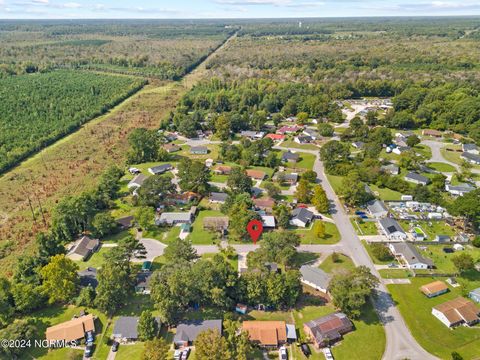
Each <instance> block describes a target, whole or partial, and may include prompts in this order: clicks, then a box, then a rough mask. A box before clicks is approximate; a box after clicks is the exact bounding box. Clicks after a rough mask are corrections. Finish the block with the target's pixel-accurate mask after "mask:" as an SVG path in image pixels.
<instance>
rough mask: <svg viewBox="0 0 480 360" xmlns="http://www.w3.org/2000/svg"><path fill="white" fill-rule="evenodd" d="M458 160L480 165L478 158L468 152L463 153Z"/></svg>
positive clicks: (479, 158)
mask: <svg viewBox="0 0 480 360" xmlns="http://www.w3.org/2000/svg"><path fill="white" fill-rule="evenodd" d="M460 158H461V159H463V160H465V161H467V162H469V163H470V164H474V165H480V156H479V155H476V154H472V153H469V152H464V153H462V155H460Z"/></svg>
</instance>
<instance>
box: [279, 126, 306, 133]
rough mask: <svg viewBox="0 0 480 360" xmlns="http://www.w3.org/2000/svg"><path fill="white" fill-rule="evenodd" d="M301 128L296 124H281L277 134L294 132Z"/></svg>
mask: <svg viewBox="0 0 480 360" xmlns="http://www.w3.org/2000/svg"><path fill="white" fill-rule="evenodd" d="M302 129H303V128H302V127H301V126H298V125H291V126H287V125H286V126H282V127H281V128H280V129H278V130H277V134H280V135H285V134H295V133H297V132H299V131H300V130H302Z"/></svg>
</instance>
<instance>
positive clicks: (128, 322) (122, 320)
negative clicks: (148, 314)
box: [112, 316, 161, 343]
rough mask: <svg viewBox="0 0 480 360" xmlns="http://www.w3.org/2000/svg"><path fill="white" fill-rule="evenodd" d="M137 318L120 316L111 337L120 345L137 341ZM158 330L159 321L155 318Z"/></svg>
mask: <svg viewBox="0 0 480 360" xmlns="http://www.w3.org/2000/svg"><path fill="white" fill-rule="evenodd" d="M139 320H140V318H139V317H138V316H120V317H119V318H118V319H117V321H115V325H114V327H113V333H112V337H113V338H114V339H115V340H117V341H119V342H122V343H126V342H132V341H137V340H138V321H139ZM155 321H156V322H157V326H158V329H160V325H161V324H160V319H159V318H155Z"/></svg>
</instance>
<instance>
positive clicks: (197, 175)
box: [178, 158, 211, 194]
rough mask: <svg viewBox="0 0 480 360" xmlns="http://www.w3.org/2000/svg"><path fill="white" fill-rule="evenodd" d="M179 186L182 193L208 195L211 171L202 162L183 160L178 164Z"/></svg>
mask: <svg viewBox="0 0 480 360" xmlns="http://www.w3.org/2000/svg"><path fill="white" fill-rule="evenodd" d="M178 177H179V178H180V181H179V183H178V185H179V186H180V188H181V189H182V191H193V192H196V193H199V194H206V193H207V192H208V189H209V187H210V185H209V184H208V182H209V181H210V178H211V174H210V169H209V168H208V167H206V166H205V164H203V163H201V162H200V161H194V160H191V159H190V158H183V159H182V160H181V161H180V163H179V164H178Z"/></svg>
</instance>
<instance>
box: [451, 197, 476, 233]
mask: <svg viewBox="0 0 480 360" xmlns="http://www.w3.org/2000/svg"><path fill="white" fill-rule="evenodd" d="M447 209H448V212H449V213H450V214H452V215H454V216H464V217H465V218H466V219H467V221H470V222H472V223H473V224H474V225H475V226H478V225H480V189H476V190H474V191H471V192H469V193H468V194H465V195H464V196H460V197H458V198H456V199H455V201H453V203H451V204H450V205H448V206H447Z"/></svg>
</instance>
